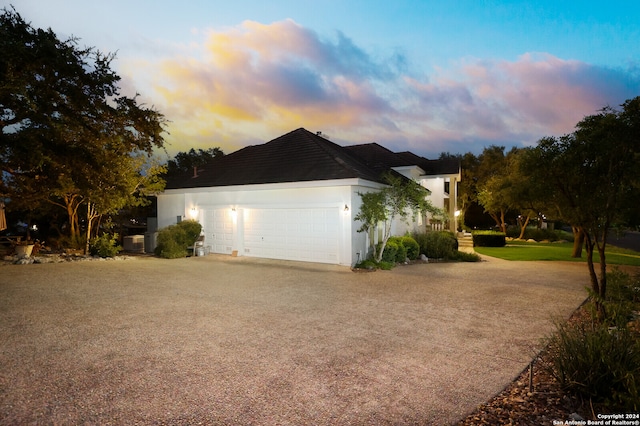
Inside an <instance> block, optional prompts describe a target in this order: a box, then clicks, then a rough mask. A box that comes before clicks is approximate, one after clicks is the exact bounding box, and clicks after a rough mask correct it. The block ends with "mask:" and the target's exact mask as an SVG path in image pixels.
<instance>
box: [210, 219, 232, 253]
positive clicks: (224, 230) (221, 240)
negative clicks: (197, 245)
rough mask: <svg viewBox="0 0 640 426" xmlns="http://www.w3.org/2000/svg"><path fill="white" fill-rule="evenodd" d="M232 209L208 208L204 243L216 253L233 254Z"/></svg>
mask: <svg viewBox="0 0 640 426" xmlns="http://www.w3.org/2000/svg"><path fill="white" fill-rule="evenodd" d="M232 214H233V213H232V211H231V209H228V208H227V209H215V210H206V211H205V219H204V228H205V230H204V231H205V236H204V240H205V241H204V244H205V245H207V246H211V251H212V252H214V253H223V254H231V250H232V247H233V217H232Z"/></svg>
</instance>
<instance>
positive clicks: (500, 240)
mask: <svg viewBox="0 0 640 426" xmlns="http://www.w3.org/2000/svg"><path fill="white" fill-rule="evenodd" d="M471 235H472V238H473V246H474V247H504V246H505V245H506V244H507V239H506V235H505V233H504V232H495V231H474V232H473V233H472V234H471Z"/></svg>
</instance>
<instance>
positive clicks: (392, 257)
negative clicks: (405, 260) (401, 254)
mask: <svg viewBox="0 0 640 426" xmlns="http://www.w3.org/2000/svg"><path fill="white" fill-rule="evenodd" d="M381 247H382V244H378V250H380V248H381ZM398 248H399V247H398V243H396V242H395V241H393V240H392V239H391V238H389V240H388V241H387V244H386V245H385V246H384V252H382V259H381V260H382V261H384V262H391V263H395V262H396V254H397V253H398Z"/></svg>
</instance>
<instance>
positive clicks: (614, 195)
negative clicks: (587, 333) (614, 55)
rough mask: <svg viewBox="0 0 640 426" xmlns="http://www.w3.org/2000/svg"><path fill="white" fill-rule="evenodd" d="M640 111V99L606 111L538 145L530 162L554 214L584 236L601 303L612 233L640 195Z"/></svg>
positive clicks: (593, 285) (533, 175)
mask: <svg viewBox="0 0 640 426" xmlns="http://www.w3.org/2000/svg"><path fill="white" fill-rule="evenodd" d="M639 111H640V97H637V98H634V99H632V100H628V101H626V102H625V103H624V104H623V105H622V110H616V109H613V108H610V107H606V108H604V109H603V110H601V111H600V112H599V113H598V114H594V115H590V116H587V117H585V118H584V119H583V120H582V121H580V122H579V123H578V124H577V126H576V130H575V131H574V132H573V133H571V134H568V135H564V136H562V137H559V138H554V137H547V138H544V139H542V140H540V142H539V143H538V145H537V147H536V148H535V149H534V151H533V152H532V155H531V157H530V158H529V161H530V166H529V168H528V170H529V171H530V173H531V178H532V179H536V180H539V181H540V182H543V183H544V185H545V186H546V187H547V188H548V189H549V193H548V194H547V198H548V202H549V204H550V205H551V206H553V209H554V210H555V212H554V213H556V214H557V215H558V216H559V217H561V218H562V219H563V220H564V221H566V222H567V223H569V224H571V225H572V226H573V227H574V228H576V229H577V230H579V232H580V233H581V234H582V235H584V239H585V249H586V252H587V265H588V268H589V275H590V278H591V287H592V291H593V293H594V295H595V297H597V298H599V299H600V300H604V299H605V297H606V288H607V282H606V255H605V254H606V253H605V251H606V245H607V237H608V234H609V232H610V230H611V229H612V227H613V226H614V225H615V224H616V223H618V222H620V221H624V220H625V218H627V217H628V213H629V211H630V210H632V209H633V206H634V202H633V201H632V200H635V203H637V200H638V199H639V196H640V185H638V183H639V173H640V170H639V169H640V168H639V167H638V164H640V163H639V160H640V132H638V129H639V128H640V113H639ZM535 163H537V164H544V168H541V167H535ZM595 251H597V252H598V254H599V257H600V268H599V269H600V270H599V274H598V273H597V272H596V270H595V265H594V260H593V254H594V252H595ZM598 275H599V276H598ZM600 307H601V308H602V305H600Z"/></svg>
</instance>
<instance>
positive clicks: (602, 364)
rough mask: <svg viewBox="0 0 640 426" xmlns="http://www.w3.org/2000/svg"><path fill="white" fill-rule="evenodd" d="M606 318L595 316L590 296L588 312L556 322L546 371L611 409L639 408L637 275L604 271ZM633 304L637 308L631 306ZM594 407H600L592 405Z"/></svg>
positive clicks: (575, 391)
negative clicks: (572, 318)
mask: <svg viewBox="0 0 640 426" xmlns="http://www.w3.org/2000/svg"><path fill="white" fill-rule="evenodd" d="M607 281H608V293H609V297H607V300H606V301H605V307H606V309H605V311H606V316H605V319H604V320H601V318H600V317H599V316H598V312H597V310H596V309H595V307H593V306H590V305H593V304H594V302H595V301H594V300H593V299H592V300H591V301H590V302H589V305H588V308H589V309H587V311H586V312H587V313H590V314H591V316H590V317H588V316H587V317H586V318H579V319H578V320H577V321H574V322H571V323H569V324H566V323H561V324H558V325H557V326H556V328H557V330H556V333H555V334H554V335H553V336H552V337H550V338H549V340H548V342H549V346H548V347H547V350H548V352H549V354H550V355H551V359H552V366H551V367H550V372H551V373H552V374H553V376H554V377H555V378H556V379H557V380H558V382H559V383H560V385H561V386H562V387H563V388H564V390H565V391H567V392H569V393H572V394H574V395H578V396H581V397H582V398H584V399H586V400H588V401H589V403H590V404H591V403H593V404H602V405H603V406H604V407H605V410H607V411H610V412H625V411H626V412H637V411H638V410H640V341H639V339H638V332H639V330H638V329H637V326H636V325H635V324H637V321H638V320H637V319H636V320H635V321H633V322H629V319H631V318H633V317H634V310H637V306H638V305H637V304H638V302H640V295H639V294H638V292H637V290H636V289H637V288H638V285H639V284H640V276H635V277H634V278H631V277H630V276H629V275H627V274H625V273H623V272H621V271H619V270H617V269H616V270H614V271H613V272H610V273H608V274H607ZM634 308H635V309H634ZM596 411H598V409H596Z"/></svg>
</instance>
